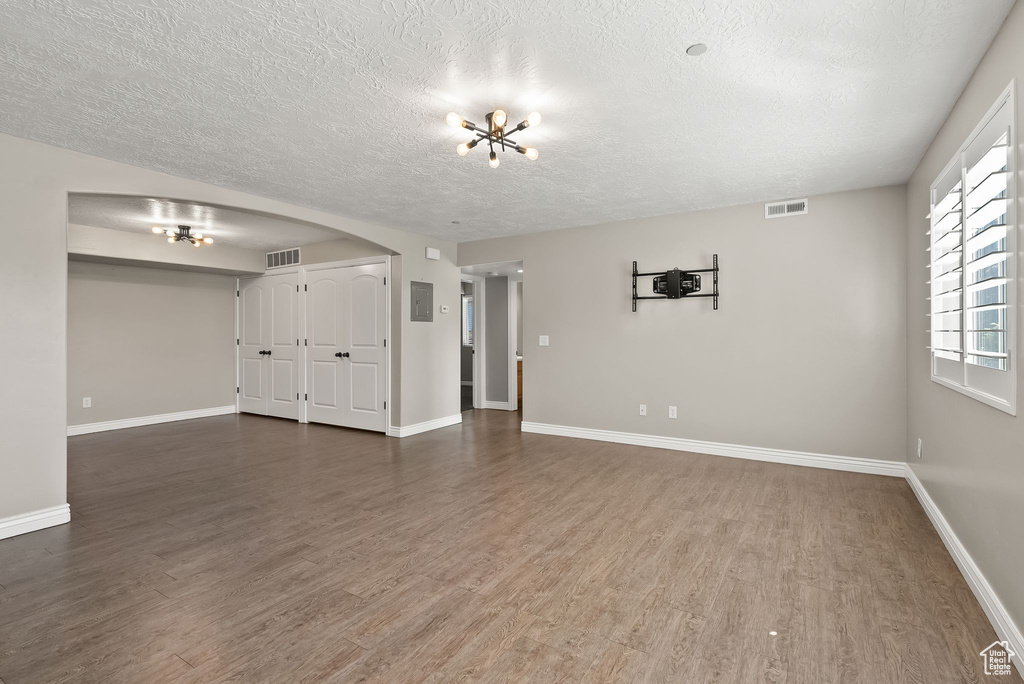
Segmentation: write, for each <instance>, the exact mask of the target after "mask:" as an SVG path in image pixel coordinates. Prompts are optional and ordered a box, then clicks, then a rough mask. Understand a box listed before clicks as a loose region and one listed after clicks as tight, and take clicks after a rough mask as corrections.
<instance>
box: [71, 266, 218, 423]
mask: <svg viewBox="0 0 1024 684" xmlns="http://www.w3.org/2000/svg"><path fill="white" fill-rule="evenodd" d="M234 321H235V278H234V277H232V276H226V275H213V274H207V273H189V272H183V271H171V270H164V269H157V268H137V267H131V266H118V265H107V264H94V263H81V262H74V261H72V262H70V263H69V264H68V424H69V425H82V424H86V423H98V422H103V421H108V420H122V419H125V418H137V417H140V416H152V415H158V414H162V413H175V412H178V411H190V410H194V409H203V408H215V407H219V406H229V405H232V404H234V403H235V323H234ZM82 397H91V398H92V408H88V409H86V408H83V407H82Z"/></svg>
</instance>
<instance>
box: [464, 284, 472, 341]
mask: <svg viewBox="0 0 1024 684" xmlns="http://www.w3.org/2000/svg"><path fill="white" fill-rule="evenodd" d="M462 346H463V347H472V346H473V295H467V294H464V295H462Z"/></svg>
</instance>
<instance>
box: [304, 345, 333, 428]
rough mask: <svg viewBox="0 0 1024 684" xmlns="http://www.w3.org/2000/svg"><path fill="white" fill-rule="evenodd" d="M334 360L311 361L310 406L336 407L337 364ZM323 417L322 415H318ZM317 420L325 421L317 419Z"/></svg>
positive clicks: (330, 409) (320, 407)
mask: <svg viewBox="0 0 1024 684" xmlns="http://www.w3.org/2000/svg"><path fill="white" fill-rule="evenodd" d="M339 365H340V364H338V363H335V362H334V361H317V360H314V361H313V365H312V373H311V379H310V380H311V381H310V383H309V384H310V393H309V399H310V402H311V403H310V408H317V409H327V410H329V411H331V412H332V413H336V412H337V409H338V366H339ZM320 417H321V418H323V416H320ZM317 422H327V421H324V420H318V421H317Z"/></svg>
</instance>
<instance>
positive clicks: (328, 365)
mask: <svg viewBox="0 0 1024 684" xmlns="http://www.w3.org/2000/svg"><path fill="white" fill-rule="evenodd" d="M343 288H344V285H343V283H342V271H341V269H340V268H330V269H320V270H312V271H307V273H306V345H307V346H306V393H307V395H308V397H307V399H306V419H307V420H309V421H310V422H311V423H328V424H330V425H342V416H341V399H340V397H341V383H342V369H343V368H344V366H343V365H342V363H341V362H342V359H343V357H342V356H341V353H342V351H341V347H342V339H343V338H344V330H342V311H341V302H342V300H343V299H344V293H343V292H342V290H343Z"/></svg>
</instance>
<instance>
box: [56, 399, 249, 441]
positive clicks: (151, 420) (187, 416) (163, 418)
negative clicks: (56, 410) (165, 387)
mask: <svg viewBox="0 0 1024 684" xmlns="http://www.w3.org/2000/svg"><path fill="white" fill-rule="evenodd" d="M228 413H235V407H234V405H233V404H232V405H231V406H215V407H213V408H205V409H195V410H193V411H178V412H176V413H161V414H158V415H155V416H139V417H138V418H124V419H122V420H108V421H105V422H102V423H86V424H84V425H68V437H72V436H74V435H87V434H89V433H92V432H105V431H107V430H123V429H124V428H133V427H142V426H143V425H156V424H158V423H173V422H174V421H176V420H191V419H193V418H209V417H211V416H223V415H226V414H228Z"/></svg>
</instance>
